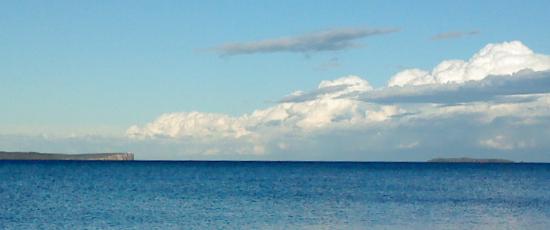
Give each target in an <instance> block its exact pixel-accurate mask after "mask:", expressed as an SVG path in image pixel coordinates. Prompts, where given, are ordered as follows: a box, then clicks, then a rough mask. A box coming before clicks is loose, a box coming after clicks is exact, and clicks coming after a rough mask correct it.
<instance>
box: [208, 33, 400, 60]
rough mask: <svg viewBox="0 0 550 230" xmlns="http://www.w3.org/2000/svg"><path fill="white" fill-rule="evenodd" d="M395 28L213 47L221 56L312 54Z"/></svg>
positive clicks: (291, 37)
mask: <svg viewBox="0 0 550 230" xmlns="http://www.w3.org/2000/svg"><path fill="white" fill-rule="evenodd" d="M397 31H399V29H395V28H378V29H371V28H336V29H330V30H324V31H320V32H315V33H308V34H303V35H298V36H288V37H281V38H274V39H265V40H260V41H251V42H236V43H227V44H223V45H221V46H218V47H215V48H213V50H214V51H216V52H217V53H219V54H220V55H221V56H233V55H243V54H253V53H274V52H294V53H313V52H321V51H331V50H343V49H349V48H354V47H358V46H359V45H358V44H357V43H356V42H355V41H356V40H358V39H361V38H365V37H369V36H375V35H382V34H388V33H394V32H397Z"/></svg>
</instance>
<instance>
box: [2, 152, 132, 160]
mask: <svg viewBox="0 0 550 230" xmlns="http://www.w3.org/2000/svg"><path fill="white" fill-rule="evenodd" d="M0 160H74V161H85V160H91V161H132V160H134V154H133V153H89V154H59V153H38V152H3V151H0Z"/></svg>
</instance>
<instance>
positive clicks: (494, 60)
mask: <svg viewBox="0 0 550 230" xmlns="http://www.w3.org/2000/svg"><path fill="white" fill-rule="evenodd" d="M524 69H530V70H532V71H544V70H549V69H550V56H548V55H543V54H536V53H534V52H533V51H532V50H531V49H529V48H528V47H527V46H525V45H524V44H523V43H521V42H519V41H512V42H504V43H497V44H488V45H486V46H485V47H483V49H481V50H480V51H479V52H477V53H476V54H474V56H472V57H471V58H470V59H469V60H467V61H463V60H446V61H443V62H441V63H440V64H439V65H437V66H436V67H435V68H434V69H433V70H431V71H426V70H421V69H407V70H404V71H401V72H399V73H398V74H396V75H395V76H393V77H392V78H391V79H390V81H389V82H388V86H390V87H392V86H406V85H426V84H444V83H463V82H466V81H471V80H481V79H483V78H485V77H487V76H489V75H510V74H513V73H516V72H518V71H520V70H524Z"/></svg>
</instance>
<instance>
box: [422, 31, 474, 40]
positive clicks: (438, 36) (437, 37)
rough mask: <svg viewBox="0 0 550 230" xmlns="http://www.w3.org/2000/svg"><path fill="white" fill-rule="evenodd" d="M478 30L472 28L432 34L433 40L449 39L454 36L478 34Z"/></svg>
mask: <svg viewBox="0 0 550 230" xmlns="http://www.w3.org/2000/svg"><path fill="white" fill-rule="evenodd" d="M478 34H479V31H478V30H472V31H450V32H444V33H439V34H436V35H434V36H432V40H434V41H437V40H447V39H454V38H461V37H466V36H473V35H478Z"/></svg>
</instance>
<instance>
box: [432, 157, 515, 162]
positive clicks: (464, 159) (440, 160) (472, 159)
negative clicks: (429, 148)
mask: <svg viewBox="0 0 550 230" xmlns="http://www.w3.org/2000/svg"><path fill="white" fill-rule="evenodd" d="M428 162H433V163H514V162H513V161H511V160H506V159H496V158H494V159H491V158H469V157H457V158H434V159H431V160H429V161H428Z"/></svg>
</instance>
